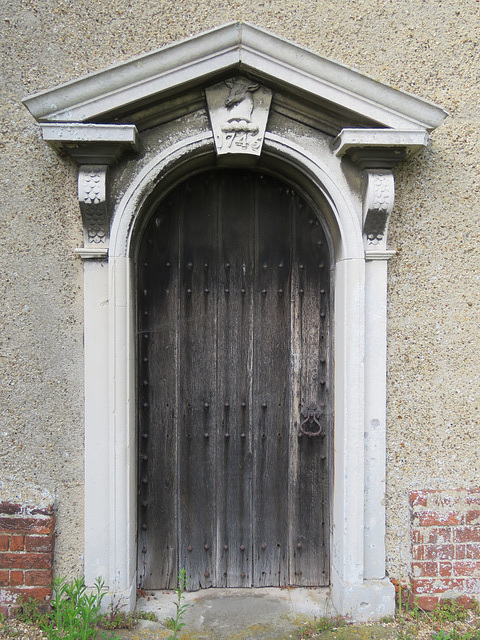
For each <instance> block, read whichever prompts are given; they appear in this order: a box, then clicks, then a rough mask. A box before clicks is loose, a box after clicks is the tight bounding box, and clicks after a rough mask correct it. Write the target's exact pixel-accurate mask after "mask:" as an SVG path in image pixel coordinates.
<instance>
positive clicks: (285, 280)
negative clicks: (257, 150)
mask: <svg viewBox="0 0 480 640" xmlns="http://www.w3.org/2000/svg"><path fill="white" fill-rule="evenodd" d="M329 264H330V260H329V252H328V244H327V238H326V237H325V234H324V231H323V229H322V226H321V224H320V223H319V221H318V218H317V215H316V213H315V211H314V210H313V209H312V208H311V207H310V205H309V204H308V203H307V202H306V201H305V199H304V198H303V197H301V196H300V195H299V194H298V193H296V192H295V190H293V189H292V188H291V187H290V186H288V185H286V184H284V183H282V182H280V181H279V180H277V179H276V178H273V177H271V176H268V175H261V174H259V173H255V172H250V171H247V170H245V171H238V170H235V171H233V170H221V171H217V172H211V173H209V174H200V175H197V176H195V177H193V178H190V179H189V180H188V181H186V182H185V183H183V184H181V185H179V186H178V187H177V188H175V189H174V190H173V191H172V193H171V194H170V195H169V196H167V197H166V198H165V199H164V201H163V202H162V204H161V205H160V206H159V208H158V210H157V211H156V212H155V215H154V216H153V217H152V220H151V221H150V222H149V224H148V225H147V228H146V230H145V233H144V237H143V240H142V242H141V246H140V251H139V257H138V264H137V272H138V313H137V316H138V332H139V338H138V361H139V363H138V389H139V391H138V397H139V408H138V425H139V520H138V536H139V554H138V558H139V559H138V564H139V574H140V575H141V577H142V584H143V585H144V586H145V587H147V588H169V587H172V586H173V584H174V582H175V576H176V573H177V572H178V568H179V567H182V568H185V569H186V570H187V574H188V575H189V577H190V589H192V590H195V589H198V588H206V587H210V586H224V587H227V586H228V587H243V586H244V587H248V586H252V585H253V586H284V585H288V584H297V585H312V586H313V585H322V584H328V580H329V576H328V566H329V560H328V539H329V452H330V449H331V439H332V433H331V423H332V410H331V389H330V385H331V381H330V375H331V374H330V372H331V364H330V360H331V353H330V334H329V326H328V325H329V317H330V270H329ZM144 383H146V384H144ZM312 403H316V404H317V405H318V406H319V407H321V414H322V415H321V418H320V422H321V425H322V428H323V430H324V432H325V434H326V435H325V437H312V438H309V437H307V436H302V437H299V424H300V412H301V410H302V408H304V407H305V406H307V405H309V404H312ZM144 405H145V406H144ZM144 435H145V436H147V437H144Z"/></svg>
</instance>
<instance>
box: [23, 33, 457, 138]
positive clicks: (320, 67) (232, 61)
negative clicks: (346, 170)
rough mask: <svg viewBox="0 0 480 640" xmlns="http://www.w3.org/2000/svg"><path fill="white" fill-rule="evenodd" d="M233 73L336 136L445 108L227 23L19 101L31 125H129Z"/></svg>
mask: <svg viewBox="0 0 480 640" xmlns="http://www.w3.org/2000/svg"><path fill="white" fill-rule="evenodd" d="M235 75H242V76H245V77H248V78H251V79H252V80H253V81H257V82H261V83H263V84H264V85H265V86H266V87H268V88H270V89H271V90H272V91H273V97H272V107H271V108H272V110H273V111H274V112H278V113H282V114H284V115H287V116H289V117H292V118H294V119H295V120H299V121H301V122H304V123H305V124H308V125H310V126H313V127H315V128H317V129H319V130H322V131H324V132H326V133H328V134H330V135H337V134H338V133H339V132H340V131H341V130H342V129H345V128H377V129H381V128H387V129H401V130H417V131H418V130H420V131H421V130H423V131H430V130H432V129H434V128H435V127H437V126H438V125H439V124H440V123H441V122H442V121H443V119H444V118H445V115H446V114H445V112H444V111H443V110H442V109H440V108H439V107H437V106H435V105H433V104H431V103H429V102H426V101H425V100H422V99H419V98H417V97H414V96H411V95H409V94H406V93H403V92H401V91H398V90H396V89H392V88H391V87H388V86H386V85H384V84H381V83H379V82H377V81H375V80H373V79H372V78H369V77H367V76H365V75H362V74H361V73H359V72H357V71H354V70H352V69H350V68H348V67H346V66H344V65H341V64H339V63H337V62H333V61H331V60H328V59H326V58H322V57H321V56H319V55H317V54H315V53H312V52H311V51H308V50H306V49H304V48H302V47H300V46H298V45H296V44H293V43H291V42H288V41H287V40H284V39H283V38H279V37H278V36H275V35H273V34H271V33H268V32H267V31H264V30H262V29H259V28H257V27H254V26H253V25H251V24H248V23H238V22H235V23H229V24H226V25H224V26H221V27H218V28H216V29H213V30H211V31H207V32H205V33H202V34H200V35H198V36H194V37H191V38H188V39H186V40H183V41H181V42H178V43H175V44H172V45H169V46H166V47H164V48H163V49H160V50H158V51H155V52H153V53H149V54H147V55H143V56H140V57H138V58H134V59H132V60H130V61H128V62H125V63H122V64H118V65H116V66H114V67H111V68H109V69H107V70H105V71H101V72H97V73H94V74H91V75H88V76H86V77H83V78H80V79H78V80H74V81H72V82H69V83H67V84H64V85H60V86H58V87H55V88H53V89H50V90H48V91H44V92H42V93H38V94H36V95H32V96H29V97H28V98H26V99H25V100H24V104H25V105H26V106H27V108H28V109H29V110H30V112H31V113H32V115H33V116H34V117H35V118H36V120H38V121H39V122H45V123H65V122H76V123H102V124H120V123H124V124H134V125H136V127H137V129H138V130H140V131H141V130H144V129H148V128H150V127H152V126H155V125H157V124H160V123H162V122H166V121H168V120H172V119H174V118H176V117H179V116H181V115H185V114H188V113H191V112H194V111H197V110H198V109H202V108H206V100H205V92H204V90H205V88H206V87H208V86H209V85H212V84H215V83H217V82H219V81H221V80H224V79H227V78H229V77H232V76H235Z"/></svg>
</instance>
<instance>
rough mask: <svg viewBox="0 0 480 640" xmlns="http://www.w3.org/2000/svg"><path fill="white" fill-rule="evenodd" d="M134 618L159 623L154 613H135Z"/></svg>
mask: <svg viewBox="0 0 480 640" xmlns="http://www.w3.org/2000/svg"><path fill="white" fill-rule="evenodd" d="M133 617H134V618H135V620H149V621H150V622H157V620H158V618H157V616H156V615H155V614H154V613H153V611H135V613H134V614H133Z"/></svg>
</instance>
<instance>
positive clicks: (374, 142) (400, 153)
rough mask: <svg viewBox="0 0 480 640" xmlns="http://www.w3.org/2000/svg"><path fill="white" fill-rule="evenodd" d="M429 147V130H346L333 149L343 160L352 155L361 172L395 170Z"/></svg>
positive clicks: (341, 133)
mask: <svg viewBox="0 0 480 640" xmlns="http://www.w3.org/2000/svg"><path fill="white" fill-rule="evenodd" d="M427 145H428V133H427V132H426V131H412V130H393V129H343V130H342V131H341V132H340V134H339V135H338V136H337V137H336V138H335V140H334V141H333V150H334V152H335V155H336V156H338V157H340V158H341V157H343V156H349V157H350V158H351V159H352V160H353V162H354V163H355V164H356V165H358V167H359V168H360V169H392V168H393V167H395V166H396V165H397V164H399V163H400V162H402V161H404V160H407V159H409V158H411V157H412V156H414V155H415V154H416V153H418V152H419V151H421V150H422V149H424V148H425V147H426V146H427Z"/></svg>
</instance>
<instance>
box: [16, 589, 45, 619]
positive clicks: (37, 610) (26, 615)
mask: <svg viewBox="0 0 480 640" xmlns="http://www.w3.org/2000/svg"><path fill="white" fill-rule="evenodd" d="M17 604H19V605H20V606H21V607H22V609H21V611H19V613H17V615H16V618H17V619H18V620H20V622H26V623H27V624H38V625H42V624H44V623H45V622H46V621H47V619H48V614H47V605H46V604H45V602H41V601H39V600H35V598H31V597H30V598H25V596H23V595H20V596H19V598H18V600H17Z"/></svg>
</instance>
